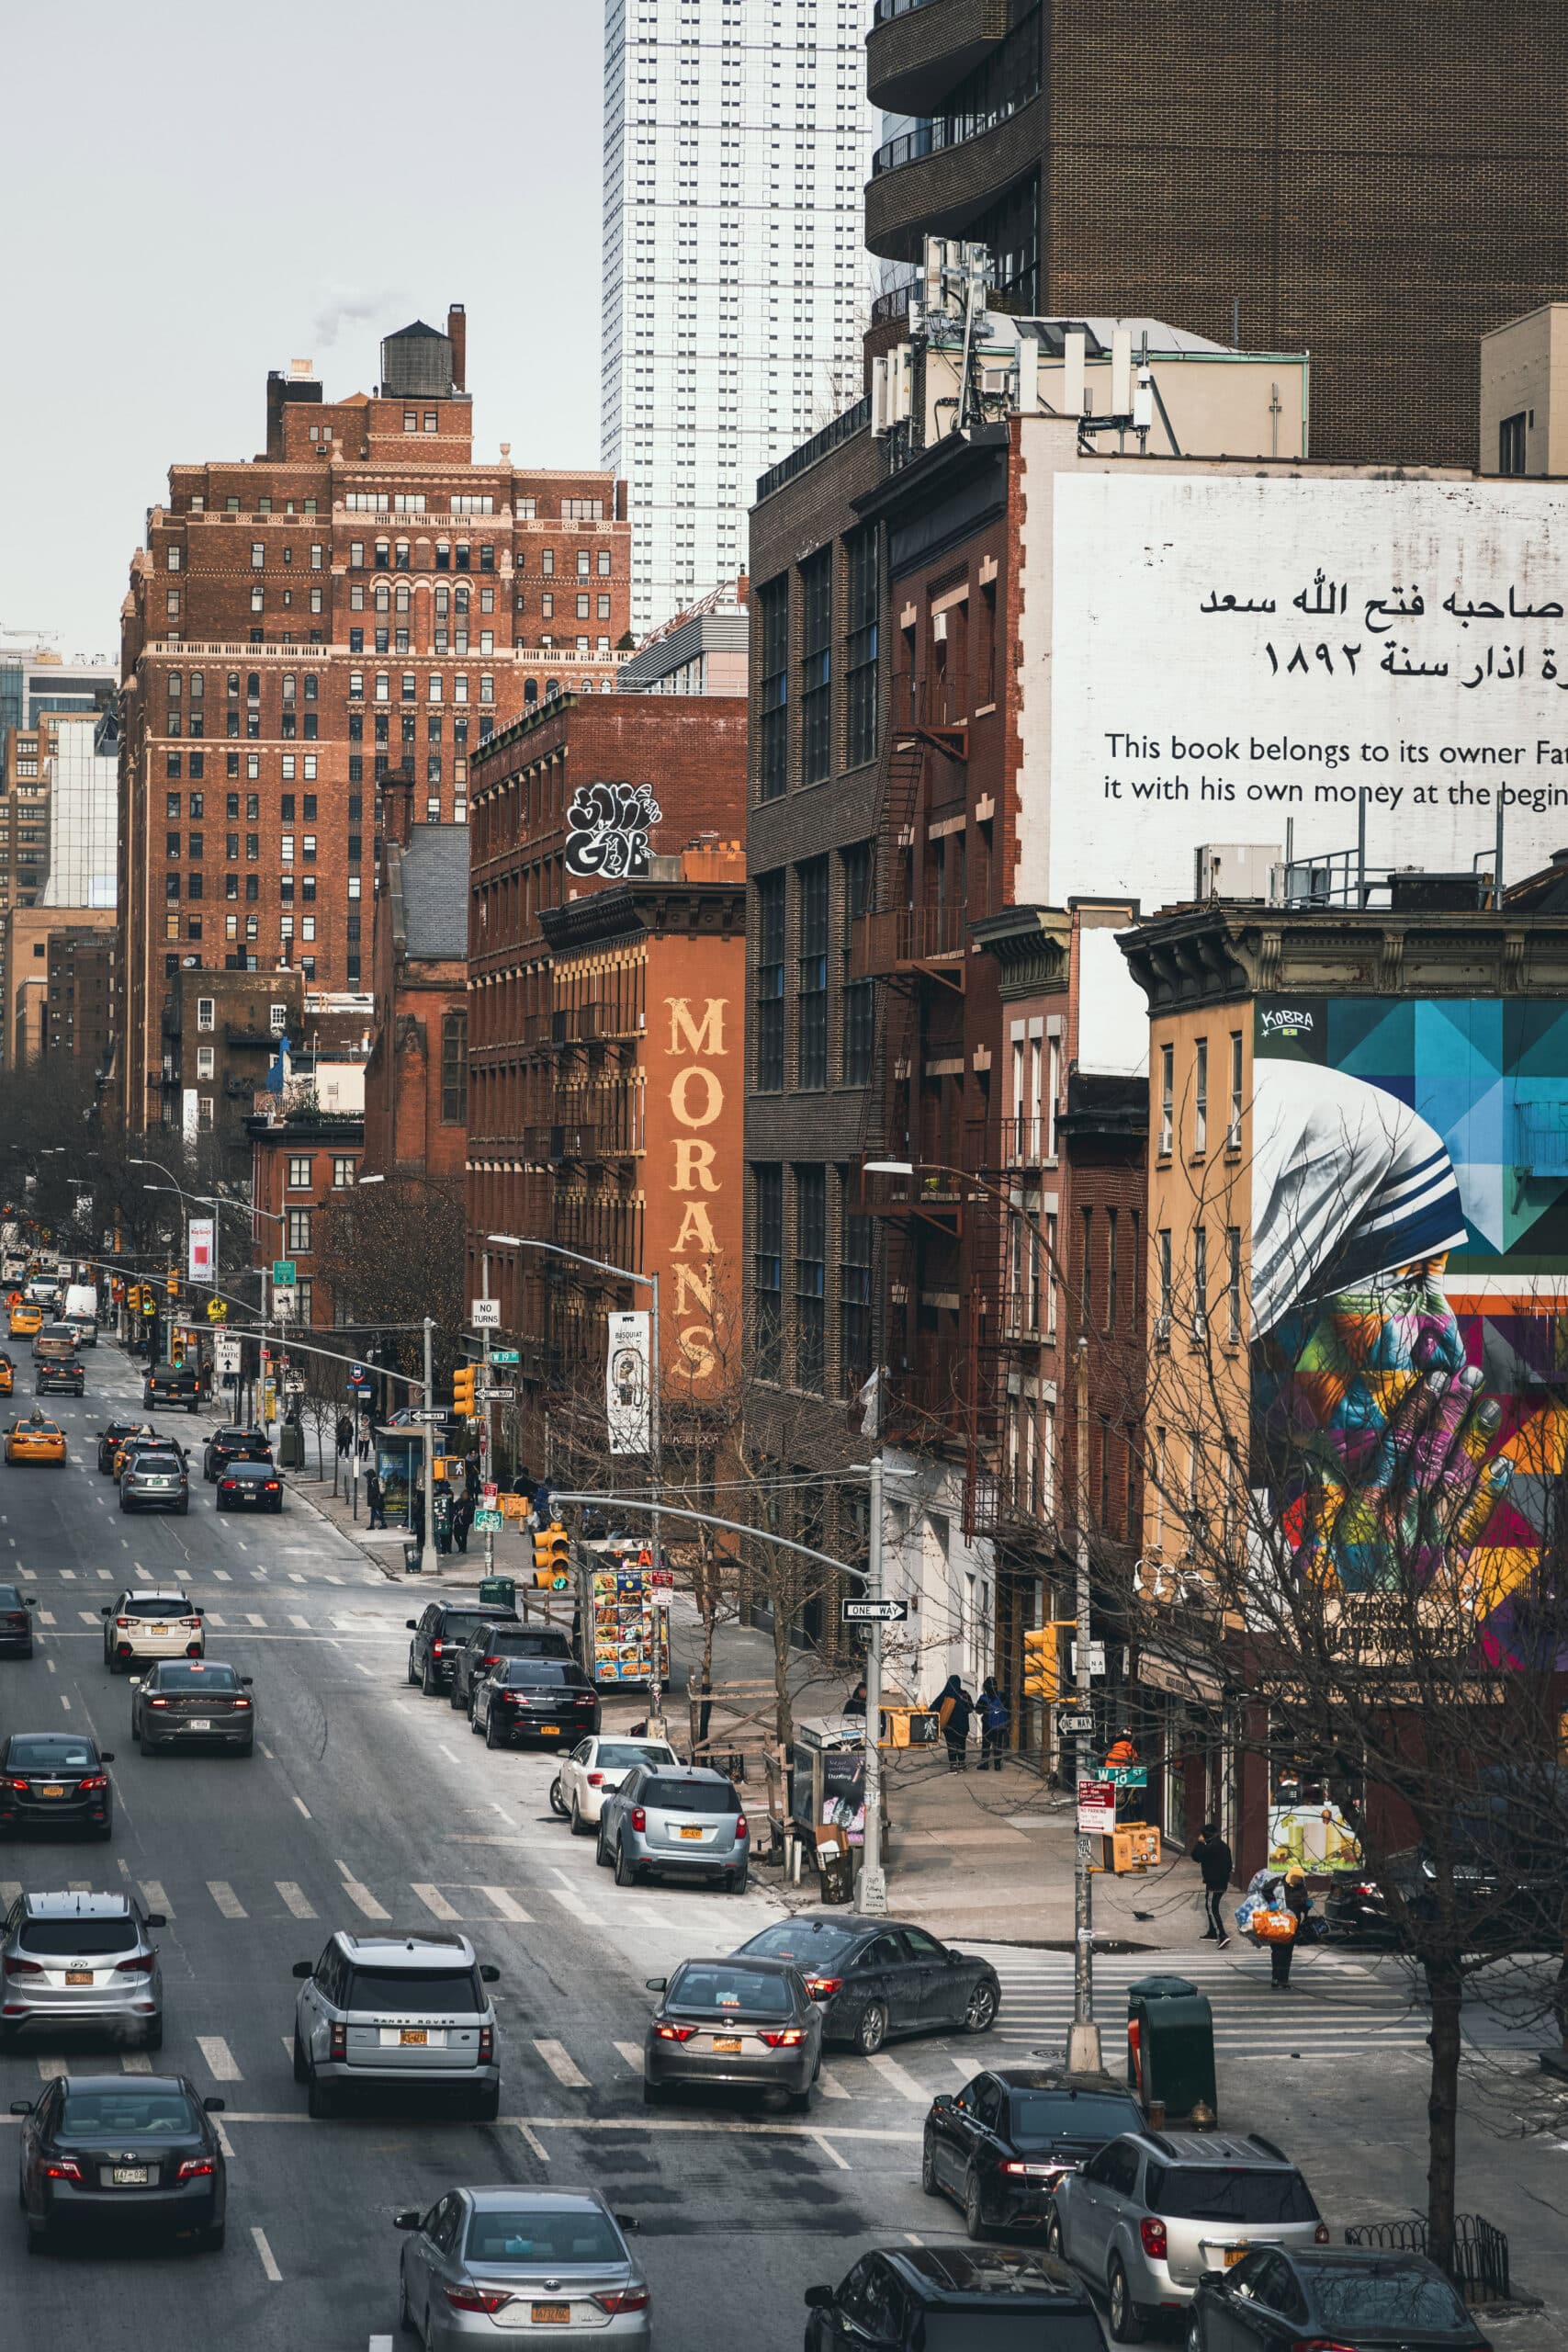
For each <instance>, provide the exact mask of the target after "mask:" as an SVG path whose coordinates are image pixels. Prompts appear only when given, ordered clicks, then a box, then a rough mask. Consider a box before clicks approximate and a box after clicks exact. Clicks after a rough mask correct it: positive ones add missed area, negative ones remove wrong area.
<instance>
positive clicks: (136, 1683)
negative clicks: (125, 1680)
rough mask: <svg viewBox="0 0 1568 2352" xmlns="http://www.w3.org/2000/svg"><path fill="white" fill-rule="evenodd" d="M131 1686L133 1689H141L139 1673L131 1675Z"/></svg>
mask: <svg viewBox="0 0 1568 2352" xmlns="http://www.w3.org/2000/svg"><path fill="white" fill-rule="evenodd" d="M130 1687H131V1689H132V1690H133V1691H140V1690H141V1676H140V1675H139V1674H133V1675H132V1676H131V1677H130Z"/></svg>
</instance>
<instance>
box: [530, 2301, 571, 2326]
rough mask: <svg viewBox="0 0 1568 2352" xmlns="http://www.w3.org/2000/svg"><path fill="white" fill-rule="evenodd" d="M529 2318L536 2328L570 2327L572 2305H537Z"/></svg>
mask: <svg viewBox="0 0 1568 2352" xmlns="http://www.w3.org/2000/svg"><path fill="white" fill-rule="evenodd" d="M529 2316H530V2317H531V2318H532V2320H533V2323H534V2325H535V2326H536V2327H570V2325H571V2305H570V2303H535V2304H534V2305H533V2307H532V2310H531V2312H530V2314H529Z"/></svg>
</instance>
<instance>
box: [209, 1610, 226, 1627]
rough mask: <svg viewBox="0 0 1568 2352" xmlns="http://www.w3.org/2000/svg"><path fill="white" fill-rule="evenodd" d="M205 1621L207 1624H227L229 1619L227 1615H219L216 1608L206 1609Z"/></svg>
mask: <svg viewBox="0 0 1568 2352" xmlns="http://www.w3.org/2000/svg"><path fill="white" fill-rule="evenodd" d="M207 1622H208V1623H209V1625H227V1623H229V1620H228V1619H227V1617H220V1615H219V1614H218V1611H217V1610H216V1609H209V1611H207Z"/></svg>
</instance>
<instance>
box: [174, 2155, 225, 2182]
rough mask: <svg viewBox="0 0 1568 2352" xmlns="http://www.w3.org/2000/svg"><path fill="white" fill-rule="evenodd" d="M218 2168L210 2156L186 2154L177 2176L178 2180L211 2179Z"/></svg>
mask: <svg viewBox="0 0 1568 2352" xmlns="http://www.w3.org/2000/svg"><path fill="white" fill-rule="evenodd" d="M217 2169H218V2167H217V2165H215V2164H214V2163H213V2161H212V2158H211V2157H210V2156H186V2160H185V2162H184V2163H183V2164H182V2165H181V2166H180V2168H179V2170H178V2172H177V2173H176V2174H175V2179H176V2180H210V2179H211V2177H212V2176H213V2174H214V2173H215V2172H216V2171H217Z"/></svg>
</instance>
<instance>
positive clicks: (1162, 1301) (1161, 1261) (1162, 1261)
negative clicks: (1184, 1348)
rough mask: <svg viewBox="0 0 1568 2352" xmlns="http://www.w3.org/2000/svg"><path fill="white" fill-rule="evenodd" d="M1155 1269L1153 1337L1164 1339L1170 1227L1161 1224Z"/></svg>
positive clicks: (1168, 1297)
mask: <svg viewBox="0 0 1568 2352" xmlns="http://www.w3.org/2000/svg"><path fill="white" fill-rule="evenodd" d="M1155 1271H1156V1276H1157V1278H1158V1282H1159V1324H1160V1328H1159V1329H1156V1333H1155V1337H1156V1339H1164V1338H1166V1337H1168V1334H1169V1330H1170V1288H1171V1260H1170V1227H1169V1226H1168V1225H1162V1226H1161V1227H1160V1229H1159V1231H1158V1232H1157V1233H1156V1236H1155Z"/></svg>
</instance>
